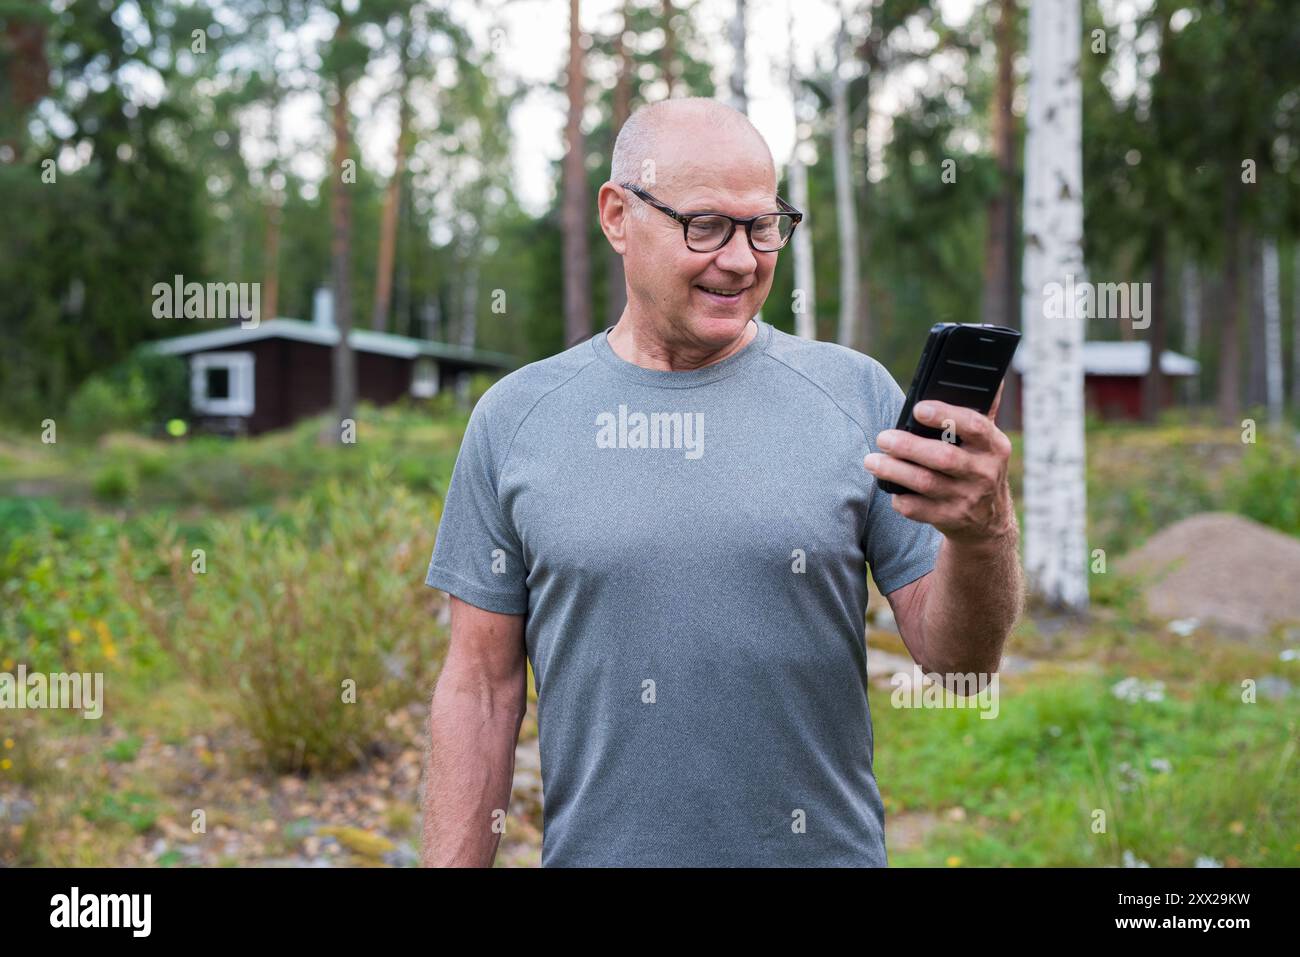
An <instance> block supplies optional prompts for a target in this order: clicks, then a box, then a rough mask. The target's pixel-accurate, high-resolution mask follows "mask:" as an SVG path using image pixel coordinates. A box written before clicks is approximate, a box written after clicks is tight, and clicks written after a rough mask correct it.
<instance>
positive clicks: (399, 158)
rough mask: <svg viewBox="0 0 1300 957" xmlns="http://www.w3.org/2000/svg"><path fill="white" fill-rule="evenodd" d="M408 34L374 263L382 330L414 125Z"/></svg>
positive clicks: (376, 323)
mask: <svg viewBox="0 0 1300 957" xmlns="http://www.w3.org/2000/svg"><path fill="white" fill-rule="evenodd" d="M406 43H407V37H406V34H405V33H403V36H402V40H401V50H402V53H401V68H400V69H401V73H402V83H401V87H400V89H399V90H398V94H397V96H398V104H397V144H396V146H395V147H394V149H393V176H392V178H391V179H390V180H389V181H388V187H387V188H386V189H385V190H384V208H383V212H382V213H381V214H380V219H379V253H378V256H377V261H376V264H375V306H374V312H373V313H372V314H371V317H370V327H371V328H372V329H378V330H379V331H380V332H387V331H388V325H389V324H388V307H389V306H390V305H391V303H392V294H393V261H394V259H395V253H396V251H397V221H398V209H399V205H400V203H401V195H402V176H403V174H404V173H405V171H406V151H407V149H408V142H407V140H408V138H409V136H410V133H409V130H410V125H411V108H410V103H409V102H408V97H407V94H408V92H409V88H410V81H411V78H410V67H409V65H408V64H407V62H406Z"/></svg>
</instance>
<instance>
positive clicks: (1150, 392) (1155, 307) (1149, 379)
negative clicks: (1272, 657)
mask: <svg viewBox="0 0 1300 957" xmlns="http://www.w3.org/2000/svg"><path fill="white" fill-rule="evenodd" d="M1165 243H1166V237H1165V231H1164V230H1163V229H1157V230H1156V232H1155V237H1154V238H1153V240H1152V249H1151V302H1150V303H1149V304H1148V305H1149V307H1150V310H1151V311H1150V319H1151V326H1150V328H1148V329H1147V342H1148V343H1149V344H1150V346H1151V359H1150V363H1149V364H1148V366H1147V374H1146V381H1145V382H1143V384H1142V419H1143V421H1145V422H1146V423H1148V424H1151V425H1154V424H1155V422H1156V420H1157V419H1158V418H1159V416H1160V402H1161V397H1162V396H1163V395H1164V384H1165V376H1164V372H1163V370H1162V369H1161V368H1160V357H1161V356H1163V355H1164V354H1165V344H1166V342H1167V341H1168V338H1169V336H1168V327H1167V325H1166V322H1165V318H1166V317H1165V300H1166V298H1167V293H1166V291H1165ZM1124 324H1125V325H1128V323H1127V322H1126V323H1124Z"/></svg>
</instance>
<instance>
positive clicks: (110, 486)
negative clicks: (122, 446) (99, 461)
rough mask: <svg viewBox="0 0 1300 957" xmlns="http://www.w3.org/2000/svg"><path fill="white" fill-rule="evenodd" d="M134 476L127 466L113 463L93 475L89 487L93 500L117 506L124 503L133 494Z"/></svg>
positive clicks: (134, 486)
mask: <svg viewBox="0 0 1300 957" xmlns="http://www.w3.org/2000/svg"><path fill="white" fill-rule="evenodd" d="M137 485H138V483H137V481H136V474H135V472H134V471H133V470H132V469H131V467H130V466H129V465H126V464H124V463H121V462H114V463H112V464H111V465H106V466H104V467H103V468H102V469H100V470H99V471H98V472H96V473H95V479H94V482H93V483H92V485H91V488H92V490H93V491H94V493H95V498H97V499H99V500H100V501H102V502H109V503H112V504H117V503H120V502H125V501H126V500H127V499H129V498H131V496H132V495H133V494H134V493H135V490H136V486H137Z"/></svg>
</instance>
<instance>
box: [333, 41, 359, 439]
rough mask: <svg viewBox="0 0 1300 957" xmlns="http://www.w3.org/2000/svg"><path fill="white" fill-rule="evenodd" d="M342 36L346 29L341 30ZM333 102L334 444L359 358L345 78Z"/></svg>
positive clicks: (351, 412)
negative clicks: (353, 337) (354, 337)
mask: <svg viewBox="0 0 1300 957" xmlns="http://www.w3.org/2000/svg"><path fill="white" fill-rule="evenodd" d="M339 32H340V33H345V32H346V27H343V26H340V27H339ZM336 86H337V94H338V95H337V98H336V99H335V101H334V163H333V166H332V167H331V171H332V175H333V176H334V188H333V189H332V190H331V194H330V228H331V235H330V260H331V267H332V272H333V280H334V325H335V326H336V327H337V328H338V331H339V341H338V344H337V345H336V346H335V347H334V382H333V392H334V415H335V418H336V420H337V422H336V423H335V429H336V432H335V436H334V438H335V441H338V442H340V443H341V442H342V441H343V429H342V423H343V421H344V420H345V419H353V418H355V416H356V398H357V370H356V356H354V355H353V353H352V343H351V342H349V341H348V336H349V334H350V333H351V332H352V280H351V272H352V194H351V188H350V185H351V184H348V183H345V182H343V164H344V161H345V160H347V159H348V152H349V149H350V145H349V133H348V88H347V84H346V82H345V81H344V80H343V78H342V77H340V78H339V80H338V82H337V84H336Z"/></svg>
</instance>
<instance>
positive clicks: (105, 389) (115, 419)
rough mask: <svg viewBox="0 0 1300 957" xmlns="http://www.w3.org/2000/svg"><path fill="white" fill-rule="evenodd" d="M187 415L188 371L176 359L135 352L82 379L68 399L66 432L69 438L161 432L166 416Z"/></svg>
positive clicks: (181, 362) (179, 360)
mask: <svg viewBox="0 0 1300 957" xmlns="http://www.w3.org/2000/svg"><path fill="white" fill-rule="evenodd" d="M188 414H189V391H188V373H187V371H186V367H185V361H184V360H183V359H181V358H179V357H178V356H165V355H157V354H153V353H149V352H143V351H137V352H135V353H133V354H132V355H131V356H130V357H129V358H128V359H126V360H125V361H123V362H121V363H119V364H118V365H116V366H114V367H113V368H112V369H109V370H107V371H106V372H104V373H100V374H96V375H93V376H91V377H90V378H89V379H87V380H86V381H85V382H84V383H82V385H81V386H80V387H79V388H78V389H77V390H76V392H74V393H73V395H72V398H71V399H70V400H69V401H68V410H67V425H68V431H70V432H71V433H72V434H73V435H74V436H86V437H89V436H99V435H103V434H105V433H107V432H114V431H128V430H140V429H146V428H147V429H152V430H159V429H161V426H162V424H163V423H164V422H165V421H166V420H167V419H170V418H176V417H184V416H187V415H188Z"/></svg>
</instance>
